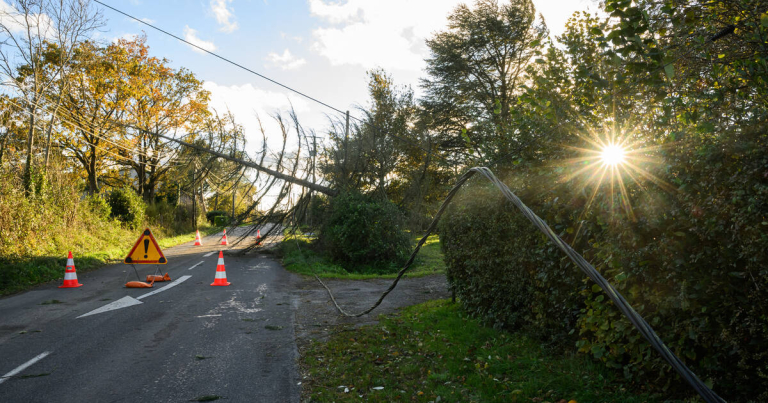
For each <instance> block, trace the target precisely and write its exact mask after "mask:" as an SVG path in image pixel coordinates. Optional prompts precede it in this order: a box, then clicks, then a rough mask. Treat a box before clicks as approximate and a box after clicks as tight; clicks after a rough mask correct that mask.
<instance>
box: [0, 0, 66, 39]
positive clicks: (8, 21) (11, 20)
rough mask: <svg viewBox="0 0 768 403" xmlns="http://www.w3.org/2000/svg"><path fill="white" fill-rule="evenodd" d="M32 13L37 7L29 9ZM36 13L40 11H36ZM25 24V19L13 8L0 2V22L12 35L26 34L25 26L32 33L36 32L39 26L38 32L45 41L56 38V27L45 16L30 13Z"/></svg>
mask: <svg viewBox="0 0 768 403" xmlns="http://www.w3.org/2000/svg"><path fill="white" fill-rule="evenodd" d="M30 8H31V9H32V11H34V10H35V9H36V8H37V7H35V6H34V5H33V6H32V7H30ZM38 11H40V10H39V9H38ZM26 18H27V19H26V21H27V24H25V23H24V21H25V17H24V16H23V15H22V14H20V13H19V12H18V10H16V8H15V7H13V6H11V5H10V4H8V3H6V2H5V1H3V0H0V22H1V23H2V24H3V25H4V26H5V27H6V28H7V29H8V30H9V31H10V32H11V33H13V34H20V33H25V32H26V26H27V25H29V26H30V27H32V28H33V29H32V31H33V32H35V31H38V30H37V29H36V28H37V27H38V26H39V27H40V29H39V32H40V33H41V37H42V38H45V39H46V40H49V41H50V40H53V38H55V36H56V27H54V25H53V21H52V20H51V18H50V17H48V15H47V14H34V13H30V14H29V16H28V17H26Z"/></svg>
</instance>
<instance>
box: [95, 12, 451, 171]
mask: <svg viewBox="0 0 768 403" xmlns="http://www.w3.org/2000/svg"><path fill="white" fill-rule="evenodd" d="M93 1H94V2H96V3H99V4H101V5H102V6H104V7H107V8H109V9H111V10H113V11H115V12H117V13H120V14H122V15H124V16H126V17H128V18H130V19H132V20H134V21H136V22H139V23H141V24H144V25H146V26H148V27H150V28H152V29H155V30H157V31H159V32H162V33H164V34H166V35H168V36H170V37H172V38H174V39H176V40H178V41H181V42H184V43H186V44H187V45H189V46H192V47H194V48H195V49H199V50H201V51H203V52H205V53H208V54H209V55H211V56H214V57H216V58H218V59H221V60H223V61H225V62H227V63H229V64H231V65H233V66H236V67H239V68H241V69H243V70H245V71H247V72H249V73H251V74H254V75H256V76H258V77H261V78H263V79H265V80H267V81H269V82H271V83H273V84H275V85H278V86H280V87H283V88H285V89H287V90H288V91H291V92H293V93H295V94H298V95H300V96H302V97H304V98H306V99H309V100H311V101H313V102H316V103H318V104H320V105H322V106H325V107H326V108H328V109H330V110H333V111H335V112H338V113H340V114H342V115H345V114H346V113H347V112H346V111H342V110H341V109H339V108H336V107H334V106H332V105H329V104H327V103H325V102H323V101H321V100H319V99H317V98H315V97H312V96H310V95H307V94H306V93H304V92H301V91H299V90H297V89H294V88H292V87H289V86H288V85H285V84H283V83H281V82H279V81H277V80H274V79H271V78H269V77H267V76H265V75H263V74H261V73H258V72H256V71H254V70H252V69H250V68H248V67H245V66H243V65H242V64H240V63H237V62H235V61H233V60H231V59H229V58H226V57H224V56H221V55H220V54H218V53H216V52H211V51H210V50H208V49H204V48H202V47H200V46H199V45H195V44H194V43H192V42H189V41H187V40H186V39H184V38H181V37H179V36H177V35H175V34H172V33H170V32H168V31H166V30H164V29H162V28H160V27H157V26H155V25H153V24H150V23H148V22H146V21H144V20H142V19H140V18H137V17H134V16H133V15H131V14H128V13H126V12H125V11H121V10H118V9H116V8H114V7H112V6H110V5H108V4H104V3H103V2H101V1H99V0H93ZM349 118H350V119H354V120H356V121H358V122H360V123H364V124H368V125H370V126H371V127H372V128H374V129H376V130H377V131H379V132H382V133H385V134H388V135H390V136H392V137H394V138H396V139H398V140H400V141H403V142H406V143H409V144H411V145H412V146H415V147H417V148H420V149H421V150H422V151H424V152H426V153H429V152H430V151H429V150H427V149H425V148H424V147H422V146H420V145H419V144H418V143H416V142H415V141H413V140H411V139H408V138H405V137H402V136H398V135H396V134H392V133H387V132H385V131H384V130H382V129H381V128H380V127H377V126H376V125H374V124H373V123H371V122H367V121H365V120H364V119H361V118H358V117H356V116H352V115H350V116H349ZM437 156H438V157H439V158H442V156H440V155H439V154H438V155H437Z"/></svg>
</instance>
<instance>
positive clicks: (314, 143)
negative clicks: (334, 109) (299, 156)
mask: <svg viewBox="0 0 768 403" xmlns="http://www.w3.org/2000/svg"><path fill="white" fill-rule="evenodd" d="M316 161H317V136H316V135H315V134H314V133H313V134H312V183H317V178H316V176H315V173H316V169H315V162H316ZM314 197H315V195H314V192H313V191H312V189H309V209H308V215H309V227H310V228H313V227H312V218H313V217H312V199H313V198H314Z"/></svg>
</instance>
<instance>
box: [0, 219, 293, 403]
mask: <svg viewBox="0 0 768 403" xmlns="http://www.w3.org/2000/svg"><path fill="white" fill-rule="evenodd" d="M238 231H243V229H238ZM236 235H237V233H234V234H232V233H230V234H229V238H230V242H231V241H232V240H233V239H235V236H236ZM137 236H138V234H137ZM217 239H218V235H216V236H209V237H206V238H205V239H204V240H203V243H204V246H193V245H192V242H189V243H187V244H184V245H181V246H178V247H175V248H171V249H168V250H166V251H164V252H165V255H166V257H167V259H168V264H167V265H163V266H160V267H161V269H162V271H163V272H166V271H167V272H168V273H169V274H170V276H171V278H172V279H173V280H175V281H176V282H174V283H171V284H173V285H172V286H168V284H169V283H156V284H155V287H154V288H152V289H126V288H124V287H123V284H124V282H125V280H126V276H127V275H128V279H129V280H135V279H136V275H135V274H133V269H131V267H130V266H127V265H122V264H118V265H110V266H107V267H104V268H102V269H99V270H97V271H94V272H90V273H86V274H80V273H78V279H79V280H80V282H81V283H83V284H84V286H83V287H79V288H71V289H59V288H57V287H58V285H59V284H46V285H42V286H40V287H37V288H35V289H34V290H31V291H28V292H25V293H22V294H18V295H14V296H10V297H7V298H3V299H0V376H2V378H0V402H186V401H195V400H198V399H201V398H205V397H208V398H210V399H212V398H214V397H219V398H222V399H226V401H227V402H294V401H298V400H299V396H300V386H299V382H300V379H299V374H298V370H297V365H296V363H297V359H298V356H297V349H296V344H295V341H294V321H295V320H294V318H295V313H296V309H297V307H298V303H299V301H298V298H297V297H296V295H295V294H292V293H291V291H292V289H293V288H294V285H295V283H296V282H297V281H300V280H299V279H298V277H297V276H295V275H292V274H290V273H288V272H286V271H285V270H284V269H283V268H282V267H281V266H280V265H279V263H278V262H276V261H274V260H272V259H271V258H269V257H265V256H262V255H246V256H243V257H235V256H227V255H226V252H225V257H224V260H225V264H226V273H227V279H228V280H229V281H230V282H231V283H232V285H230V286H228V287H211V286H210V284H211V283H212V282H213V279H214V275H215V270H216V263H217V258H218V250H219V248H220V246H218V245H215V243H216V240H217ZM223 248H227V247H223ZM225 250H226V249H225ZM211 252H213V253H212V254H211ZM75 266H77V256H75ZM137 268H138V269H139V274H141V275H142V276H144V275H146V274H151V272H152V271H153V270H154V266H151V265H143V266H137ZM127 270H130V272H128V273H126V271H127ZM63 272H64V268H63V267H62V275H63ZM184 276H190V277H188V278H185V277H184ZM162 287H168V288H165V289H164V288H162ZM149 293H152V294H151V295H147V294H149ZM125 297H131V298H125ZM57 301H58V302H57ZM116 301H121V303H122V302H126V301H127V302H130V303H133V304H134V305H129V304H125V305H126V306H125V307H122V308H120V309H113V310H107V309H109V306H114V304H116ZM110 304H112V305H110ZM105 307H106V308H105ZM99 309H101V310H104V311H103V312H100V313H92V314H90V315H87V316H82V315H85V314H88V313H91V312H93V311H94V310H99ZM97 312H98V311H97Z"/></svg>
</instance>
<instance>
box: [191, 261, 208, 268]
mask: <svg viewBox="0 0 768 403" xmlns="http://www.w3.org/2000/svg"><path fill="white" fill-rule="evenodd" d="M203 263H205V262H200V263H198V264H196V265H194V266H192V267H190V268H189V270H192V269H194V268H195V267H197V266H200V265H201V264H203Z"/></svg>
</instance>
